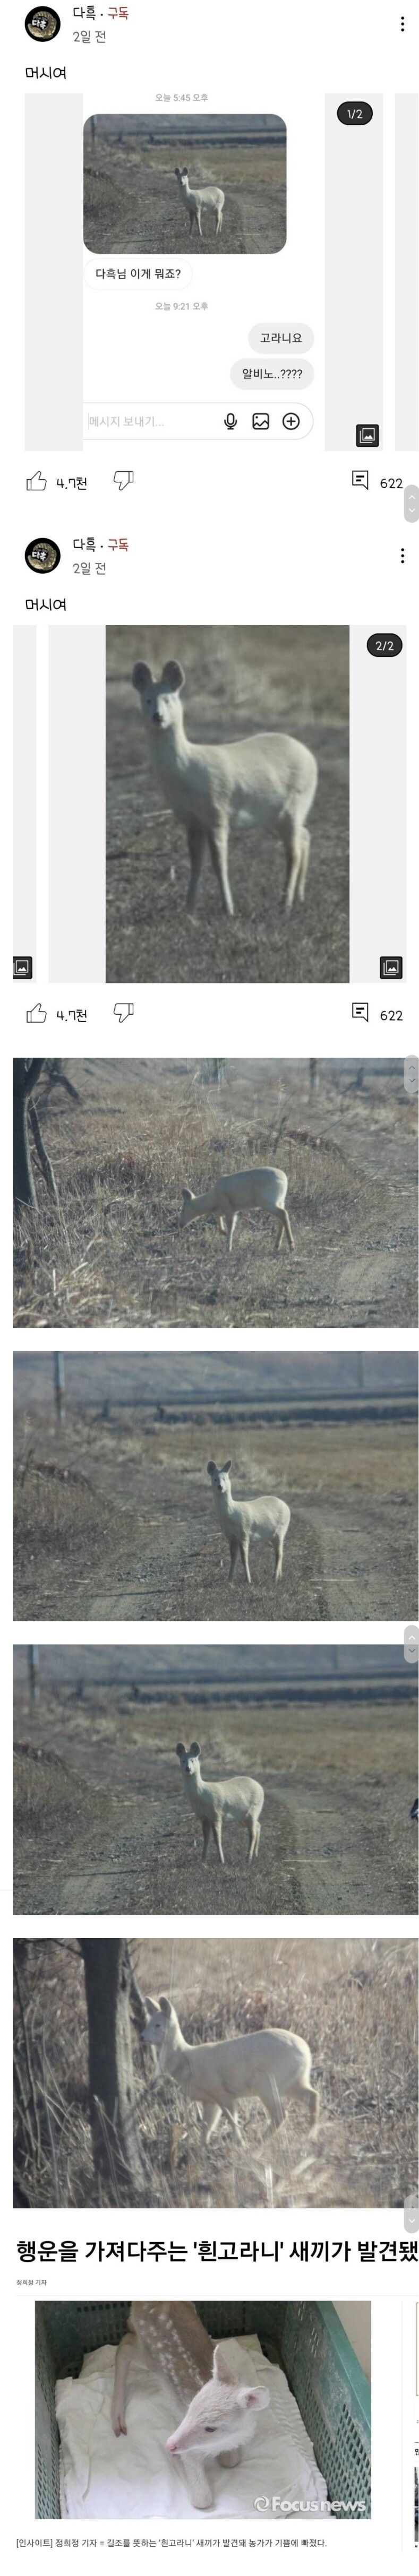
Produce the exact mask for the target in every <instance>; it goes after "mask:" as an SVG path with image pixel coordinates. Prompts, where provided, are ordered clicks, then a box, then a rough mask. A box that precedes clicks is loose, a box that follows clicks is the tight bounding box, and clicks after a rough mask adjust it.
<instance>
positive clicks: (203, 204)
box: [175, 165, 225, 241]
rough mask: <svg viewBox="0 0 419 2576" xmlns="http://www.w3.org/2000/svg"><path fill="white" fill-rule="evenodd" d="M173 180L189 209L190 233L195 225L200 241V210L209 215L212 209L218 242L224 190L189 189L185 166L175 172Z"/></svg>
mask: <svg viewBox="0 0 419 2576" xmlns="http://www.w3.org/2000/svg"><path fill="white" fill-rule="evenodd" d="M175 179H177V183H178V188H180V192H181V196H182V197H185V199H186V204H187V206H188V207H189V231H190V233H193V228H194V224H197V225H198V232H199V234H200V238H201V241H202V224H201V214H202V209H204V213H205V212H206V209H207V208H208V213H209V214H210V213H211V212H212V208H213V209H214V214H215V239H216V241H218V234H219V233H220V232H221V225H222V220H223V205H224V202H225V200H224V188H205V187H204V188H197V187H194V188H190V186H189V179H188V172H187V168H186V165H185V168H184V170H175Z"/></svg>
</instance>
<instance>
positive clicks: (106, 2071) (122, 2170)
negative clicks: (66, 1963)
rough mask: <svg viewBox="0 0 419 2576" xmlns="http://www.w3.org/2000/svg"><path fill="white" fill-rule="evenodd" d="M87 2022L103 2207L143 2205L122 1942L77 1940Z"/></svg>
mask: <svg viewBox="0 0 419 2576" xmlns="http://www.w3.org/2000/svg"><path fill="white" fill-rule="evenodd" d="M81 1949H82V1954H83V1959H84V1973H85V1981H86V2000H87V2013H88V2024H89V2096H90V2120H91V2130H92V2146H93V2156H94V2164H95V2172H96V2176H97V2180H98V2183H99V2190H100V2199H101V2202H102V2205H103V2206H105V2207H108V2206H109V2204H110V2202H116V2203H117V2202H118V2199H121V2200H122V2199H123V2201H124V2203H125V2205H128V2206H130V2205H131V2206H132V2207H133V2208H134V2207H135V2206H136V2203H137V2202H139V2203H140V2205H141V2203H142V2205H143V2206H144V2199H145V2197H146V2196H147V2194H146V2178H145V2175H144V2171H143V2165H142V2158H141V2152H140V2147H139V2141H138V2111H137V2109H136V2104H135V2087H134V2070H133V2063H132V2048H131V2019H130V1988H131V1964H130V1957H129V1950H128V1943H127V1941H112V1940H111V1941H109V1940H108V1941H97V1940H94V1941H82V1943H81Z"/></svg>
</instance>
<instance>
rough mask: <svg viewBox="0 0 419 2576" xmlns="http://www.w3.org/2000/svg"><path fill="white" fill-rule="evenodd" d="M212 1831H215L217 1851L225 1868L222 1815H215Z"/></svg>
mask: <svg viewBox="0 0 419 2576" xmlns="http://www.w3.org/2000/svg"><path fill="white" fill-rule="evenodd" d="M212 1833H213V1835H214V1842H215V1846H216V1851H217V1852H218V1858H219V1860H220V1861H221V1862H222V1866H223V1869H224V1852H223V1846H222V1841H221V1816H215V1817H214V1823H213V1826H212Z"/></svg>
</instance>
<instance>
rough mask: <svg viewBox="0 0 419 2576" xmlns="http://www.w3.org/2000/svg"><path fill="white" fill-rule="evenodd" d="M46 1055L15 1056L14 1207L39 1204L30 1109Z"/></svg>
mask: <svg viewBox="0 0 419 2576" xmlns="http://www.w3.org/2000/svg"><path fill="white" fill-rule="evenodd" d="M43 1062H44V1058H43V1056H37V1055H31V1056H29V1057H28V1056H20V1055H15V1056H14V1058H13V1203H14V1206H15V1207H19V1206H21V1207H34V1208H36V1205H37V1197H36V1189H35V1182H34V1178H33V1172H32V1165H31V1159H30V1153H29V1143H28V1126H27V1113H28V1107H29V1101H30V1098H31V1093H32V1091H33V1090H34V1085H35V1083H36V1082H39V1076H40V1073H42V1066H43Z"/></svg>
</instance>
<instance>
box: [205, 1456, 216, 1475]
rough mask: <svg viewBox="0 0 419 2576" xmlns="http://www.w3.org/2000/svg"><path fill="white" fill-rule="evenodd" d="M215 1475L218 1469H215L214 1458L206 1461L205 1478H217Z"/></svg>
mask: <svg viewBox="0 0 419 2576" xmlns="http://www.w3.org/2000/svg"><path fill="white" fill-rule="evenodd" d="M217 1475H218V1468H217V1467H216V1464H215V1458H209V1459H208V1466H207V1476H217Z"/></svg>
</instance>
